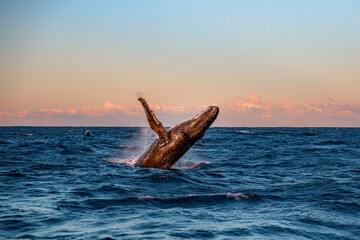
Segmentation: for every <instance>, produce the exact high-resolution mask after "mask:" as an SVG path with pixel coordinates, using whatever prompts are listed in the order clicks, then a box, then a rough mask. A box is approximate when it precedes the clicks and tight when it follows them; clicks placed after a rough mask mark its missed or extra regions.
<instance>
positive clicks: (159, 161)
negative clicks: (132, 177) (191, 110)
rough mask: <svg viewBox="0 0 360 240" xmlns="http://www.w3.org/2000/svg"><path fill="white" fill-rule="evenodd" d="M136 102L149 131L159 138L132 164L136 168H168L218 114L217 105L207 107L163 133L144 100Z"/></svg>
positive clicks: (198, 137) (199, 136)
mask: <svg viewBox="0 0 360 240" xmlns="http://www.w3.org/2000/svg"><path fill="white" fill-rule="evenodd" d="M138 100H139V101H140V103H141V105H142V106H143V108H144V111H145V114H146V117H147V120H148V122H149V125H150V127H151V129H152V130H153V131H154V132H155V133H156V134H157V135H158V136H159V138H158V139H156V140H155V141H154V143H153V144H152V145H151V146H150V147H149V149H148V150H147V151H145V152H144V153H143V154H142V155H140V156H139V157H138V158H137V159H135V160H134V161H133V163H134V165H135V166H140V167H149V168H160V169H170V168H171V167H172V166H173V165H174V164H175V163H176V162H177V161H178V160H179V159H180V158H181V157H182V156H183V155H184V154H185V153H186V152H187V151H188V150H189V149H190V148H191V146H192V145H194V143H195V142H196V141H197V140H199V139H201V138H202V137H203V136H204V134H205V132H206V130H207V129H208V128H209V127H210V125H211V124H212V123H213V122H214V121H215V119H216V117H217V115H218V114H219V108H218V107H217V106H209V107H208V108H207V109H206V110H205V111H204V112H202V113H199V114H198V115H196V116H194V117H192V118H189V119H187V120H185V121H183V122H182V123H179V124H177V125H175V126H173V127H172V128H170V129H169V130H168V131H166V130H165V128H164V127H163V125H162V123H161V122H160V121H159V120H158V119H157V118H156V116H155V114H154V112H153V111H152V110H151V109H150V107H149V105H148V104H147V102H146V101H145V99H144V98H142V97H140V98H139V99H138Z"/></svg>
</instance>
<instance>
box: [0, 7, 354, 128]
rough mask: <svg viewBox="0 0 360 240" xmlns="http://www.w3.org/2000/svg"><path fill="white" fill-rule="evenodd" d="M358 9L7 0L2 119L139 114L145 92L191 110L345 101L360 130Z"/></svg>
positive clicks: (0, 26) (1, 46) (1, 30)
mask: <svg viewBox="0 0 360 240" xmlns="http://www.w3.org/2000/svg"><path fill="white" fill-rule="evenodd" d="M359 13H360V3H359V2H358V1H9V0H8V1H1V2H0V34H1V36H2V37H1V38H0V52H1V56H0V69H1V70H0V88H1V90H0V93H1V94H0V112H2V116H3V118H2V120H1V119H0V120H1V124H2V125H7V124H11V123H15V122H17V123H21V119H16V115H17V114H18V113H19V112H21V111H28V112H38V111H40V110H44V109H62V110H63V112H67V111H68V110H69V109H82V108H86V107H92V108H100V109H102V108H104V104H105V103H106V102H111V103H114V104H115V105H117V106H125V105H126V106H128V105H129V106H130V105H131V106H134V107H135V106H137V105H138V103H137V101H136V96H137V95H139V94H141V95H144V96H145V97H146V98H148V99H149V101H150V102H152V103H154V104H160V105H165V106H174V107H175V106H176V107H179V106H184V107H187V108H188V109H190V108H196V107H200V106H202V105H206V104H211V103H216V104H218V105H219V106H222V105H223V106H225V105H230V104H231V102H234V100H235V101H240V100H241V99H242V102H245V101H246V99H248V98H249V97H250V96H252V95H253V94H256V95H258V96H260V97H261V99H266V100H271V102H272V104H273V105H279V106H280V105H281V104H282V102H283V101H290V102H292V103H294V104H296V106H302V109H308V108H309V106H313V105H314V104H315V105H316V104H318V105H321V106H322V108H324V109H325V108H329V106H328V105H329V104H330V105H331V104H332V105H333V107H332V108H335V107H334V105H336V109H340V108H344V106H347V107H346V109H345V110H344V109H342V110H344V111H348V110H347V109H348V108H351V111H352V114H350V115H348V116H351V121H350V120H349V119H348V118H346V121H345V119H343V120H344V123H345V122H346V125H347V124H348V122H349V121H350V122H351V124H352V125H354V124H356V122H358V120H359V119H358V118H357V117H354V116H357V115H356V114H357V113H356V111H355V110H356V109H357V106H358V104H360V95H359V94H358V89H360V45H359V44H358V43H359V42H360V31H359V29H360V14H359ZM334 102H335V103H334ZM259 104H260V103H259ZM349 106H350V107H349ZM118 109H119V108H118ZM354 109H355V110H354ZM337 111H340V110H337ZM354 111H355V112H354ZM187 114H190V112H188V113H187ZM333 114H334V115H338V114H339V113H338V112H335V113H333ZM0 115H1V114H0ZM10 115H11V116H10ZM4 116H7V117H6V119H5V117H4ZM19 116H22V115H21V114H20V115H19ZM28 116H30V115H28ZM171 116H172V115H171V114H170V113H169V115H168V116H167V117H169V118H171ZM344 116H345V115H344ZM139 117H140V116H139ZM303 117H307V120H308V118H309V116H303ZM64 118H65V119H66V117H65V116H64ZM174 118H175V119H177V118H180V117H174ZM118 120H119V119H116V116H115V117H114V119H113V122H112V124H116V123H117V121H118ZM228 120H229V121H230V122H235V123H236V121H237V116H231V117H229V119H228ZM272 120H273V121H274V124H275V123H276V121H278V120H279V119H276V118H275V117H274V118H273V119H272ZM19 121H20V122H19ZM36 121H38V120H36V119H35V120H34V121H33V122H31V123H28V124H36ZM49 121H50V120H49ZM59 121H60V120H59ZM59 121H58V122H57V124H61V121H60V122H59ZM66 121H67V122H68V121H70V120H69V119H68V120H66ZM71 121H73V122H74V124H80V125H81V122H82V121H80V122H79V121H78V120H76V121H75V120H71ZM71 121H70V122H71ZM293 121H294V124H295V123H296V124H300V123H301V121H303V119H301V117H297V118H296V119H295V120H293ZM319 121H320V120H319V119H318V120H317V121H315V122H319ZM120 122H121V121H120ZM129 122H130V123H131V122H132V121H129ZM278 122H279V121H278ZM315 122H314V123H315ZM320 123H321V121H320ZM341 123H342V122H341V120H338V121H337V122H336V124H339V125H341ZM24 124H25V123H24ZM39 124H40V123H39ZM48 124H51V121H50V122H48ZM84 124H85V123H84ZM99 124H101V120H99ZM104 124H108V123H107V122H106V123H104ZM123 124H128V123H127V122H126V121H125V122H124V121H123ZM242 124H245V123H242ZM259 124H260V123H259ZM261 124H266V121H264V122H263V123H261ZM261 124H260V125H261ZM317 124H318V123H317ZM334 124H335V123H334Z"/></svg>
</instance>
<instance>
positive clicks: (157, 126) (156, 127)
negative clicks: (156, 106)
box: [138, 97, 170, 144]
mask: <svg viewBox="0 0 360 240" xmlns="http://www.w3.org/2000/svg"><path fill="white" fill-rule="evenodd" d="M138 100H139V101H140V103H141V105H142V106H143V108H144V111H145V114H146V117H147V119H148V122H149V125H150V127H151V129H152V130H153V131H154V132H155V133H156V134H157V135H158V136H159V138H160V141H161V142H162V143H163V144H167V143H168V142H170V137H169V133H168V132H167V131H166V130H165V128H164V127H163V125H162V123H161V122H160V121H159V120H158V119H157V118H156V116H155V114H154V112H153V111H152V110H151V109H150V107H149V105H148V104H147V102H146V101H145V99H144V98H142V97H139V98H138Z"/></svg>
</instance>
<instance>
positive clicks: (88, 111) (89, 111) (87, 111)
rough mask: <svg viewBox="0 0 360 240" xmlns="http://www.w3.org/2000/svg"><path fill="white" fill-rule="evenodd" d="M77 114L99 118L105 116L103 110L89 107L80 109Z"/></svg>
mask: <svg viewBox="0 0 360 240" xmlns="http://www.w3.org/2000/svg"><path fill="white" fill-rule="evenodd" d="M79 112H80V113H81V115H84V116H89V117H101V116H104V115H105V111H104V110H103V109H100V108H97V107H89V106H88V107H83V108H81V109H80V111H79Z"/></svg>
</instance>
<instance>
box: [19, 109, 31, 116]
mask: <svg viewBox="0 0 360 240" xmlns="http://www.w3.org/2000/svg"><path fill="white" fill-rule="evenodd" d="M29 114H30V111H27V110H22V111H19V112H17V114H16V117H18V118H24V117H26V116H27V115H29Z"/></svg>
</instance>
